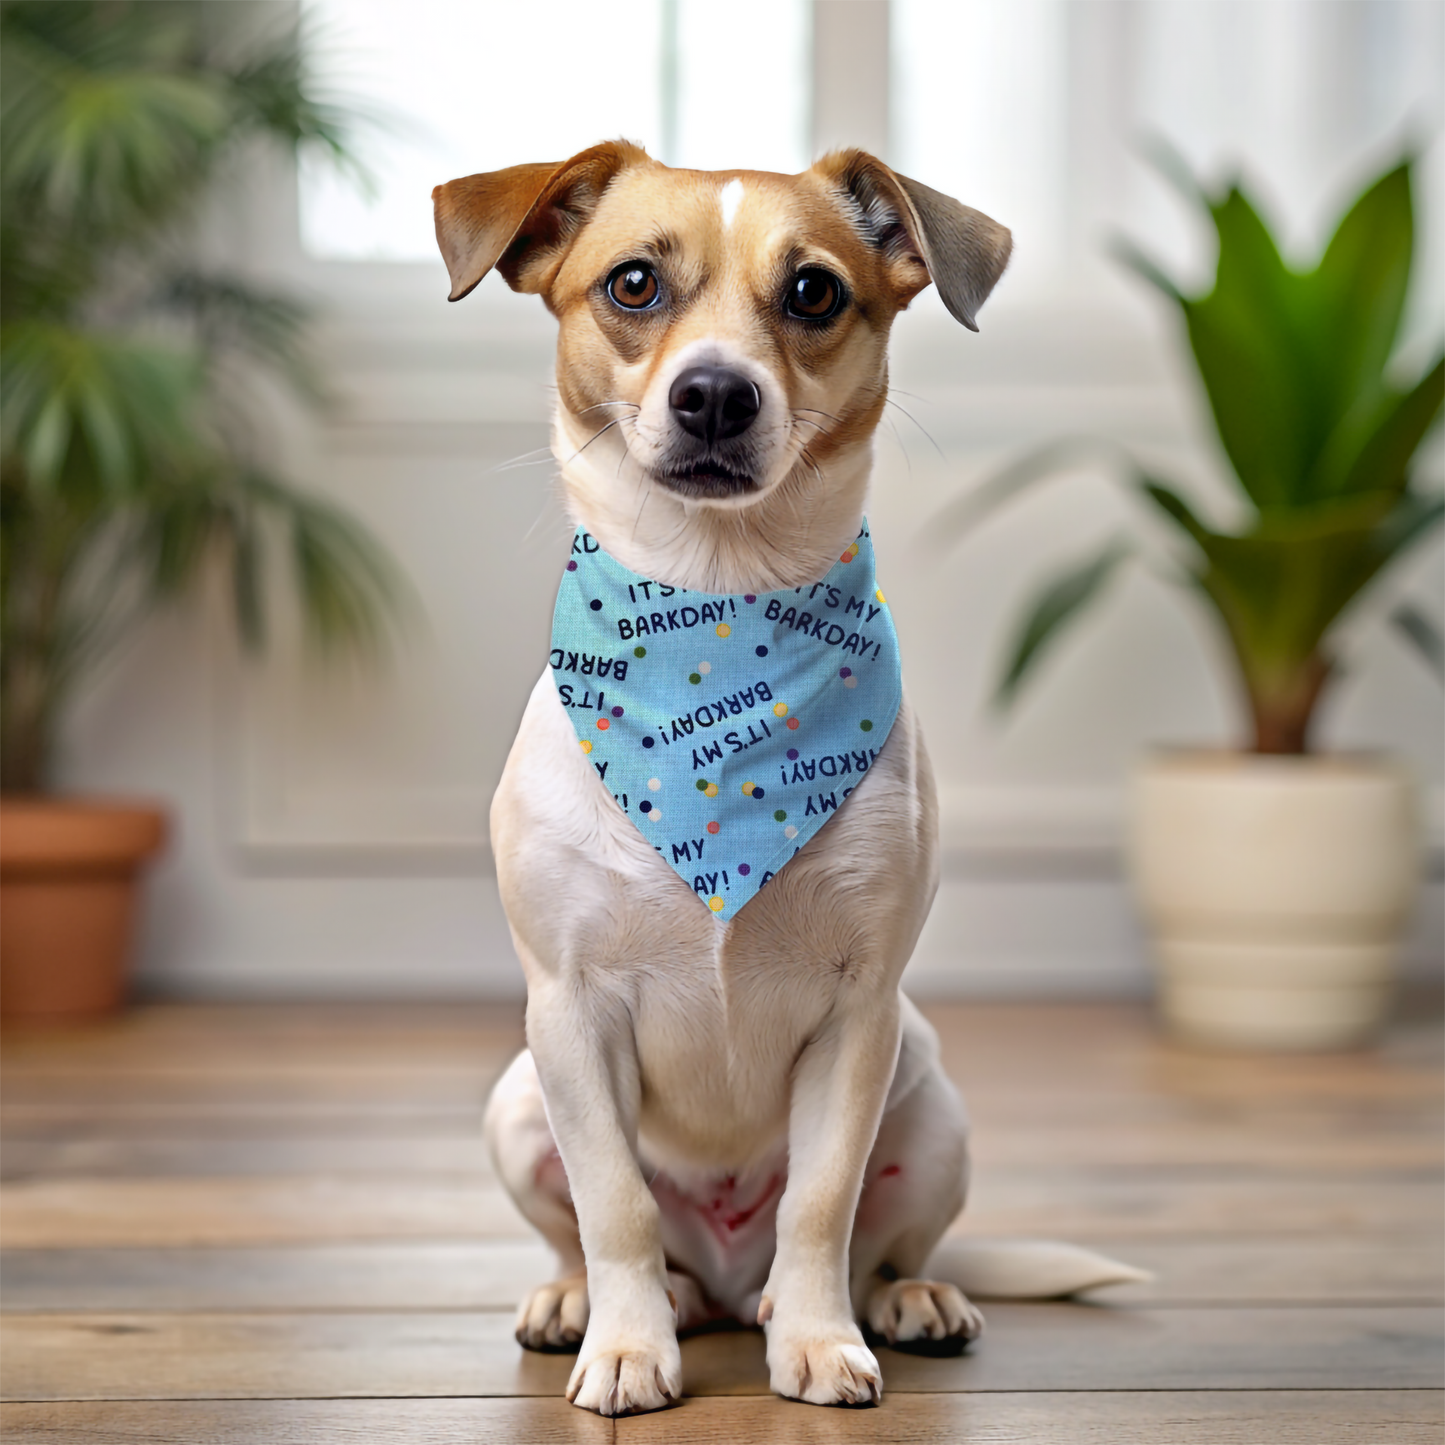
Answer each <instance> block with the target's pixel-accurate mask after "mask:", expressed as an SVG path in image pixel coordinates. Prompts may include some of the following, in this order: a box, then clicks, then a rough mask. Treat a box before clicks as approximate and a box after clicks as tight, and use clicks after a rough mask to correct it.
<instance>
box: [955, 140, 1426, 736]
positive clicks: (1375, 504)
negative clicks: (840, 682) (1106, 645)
mask: <svg viewBox="0 0 1445 1445" xmlns="http://www.w3.org/2000/svg"><path fill="white" fill-rule="evenodd" d="M1162 168H1163V169H1164V171H1165V173H1166V174H1167V175H1168V176H1170V178H1171V179H1172V180H1174V181H1175V183H1176V184H1177V185H1178V187H1179V189H1180V190H1181V191H1182V192H1183V193H1184V195H1185V196H1186V197H1188V198H1189V199H1190V200H1191V201H1192V202H1195V203H1197V204H1198V205H1199V206H1200V207H1201V208H1202V209H1203V210H1204V211H1205V212H1206V214H1207V215H1208V216H1209V218H1210V219H1211V220H1212V222H1213V225H1214V228H1215V231H1216V232H1217V235H1218V239H1219V253H1218V264H1217V269H1216V273H1215V278H1214V286H1213V289H1212V290H1210V291H1209V292H1208V294H1206V295H1202V296H1189V295H1186V294H1185V293H1184V292H1183V290H1181V289H1180V287H1178V286H1177V285H1176V284H1175V283H1174V282H1173V281H1172V280H1171V279H1170V278H1169V277H1168V276H1167V275H1166V274H1165V273H1164V272H1163V271H1162V270H1161V269H1160V267H1159V266H1158V265H1156V264H1155V263H1154V262H1153V261H1152V260H1150V259H1149V258H1148V257H1147V256H1145V255H1144V254H1143V253H1142V252H1140V251H1139V250H1138V249H1136V248H1135V247H1133V246H1132V245H1127V244H1125V245H1123V246H1121V247H1120V252H1121V257H1122V259H1123V260H1124V261H1125V262H1126V263H1127V264H1129V265H1130V266H1132V268H1133V269H1134V270H1135V271H1136V272H1137V273H1138V274H1139V275H1141V276H1142V277H1143V278H1144V279H1145V280H1147V281H1148V282H1150V283H1151V284H1152V285H1153V286H1154V287H1156V288H1157V289H1158V290H1159V291H1160V292H1161V293H1162V294H1163V295H1164V296H1166V297H1167V298H1168V299H1169V300H1170V301H1172V302H1173V303H1174V304H1175V305H1176V306H1177V307H1178V308H1179V312H1180V316H1181V318H1182V320H1183V322H1184V326H1185V330H1186V333H1187V336H1188V340H1189V345H1190V348H1191V350H1192V352H1193V356H1194V361H1195V364H1196V366H1197V368H1198V372H1199V377H1200V380H1201V381H1202V383H1203V385H1204V391H1205V394H1206V396H1207V397H1208V400H1209V405H1210V409H1211V412H1212V414H1213V418H1214V423H1215V426H1216V428H1217V429H1218V434H1219V440H1220V443H1221V444H1222V447H1223V450H1224V454H1225V456H1226V457H1227V458H1228V461H1229V463H1230V464H1231V466H1232V468H1233V471H1234V476H1235V479H1236V481H1237V482H1238V484H1239V486H1240V488H1241V490H1242V491H1243V493H1244V499H1245V500H1246V502H1247V504H1248V519H1247V521H1246V523H1245V525H1244V526H1243V527H1242V528H1241V529H1240V530H1238V531H1232V532H1231V531H1224V530H1220V529H1218V528H1216V527H1214V526H1211V525H1210V524H1209V523H1208V522H1206V521H1205V520H1203V519H1202V518H1201V516H1200V515H1199V514H1198V512H1196V510H1195V509H1194V507H1193V506H1191V505H1190V503H1189V502H1187V501H1186V500H1185V498H1184V497H1183V496H1181V495H1180V493H1179V491H1178V490H1177V489H1176V488H1175V487H1173V486H1171V485H1170V484H1169V483H1168V482H1166V481H1165V480H1163V479H1161V478H1159V477H1156V476H1153V475H1151V474H1150V473H1149V472H1148V471H1147V470H1145V469H1144V468H1143V467H1141V466H1139V465H1138V464H1137V463H1136V462H1134V461H1133V459H1132V458H1130V457H1128V456H1124V455H1122V454H1121V453H1120V452H1119V450H1118V449H1117V448H1101V447H1100V446H1099V444H1097V443H1089V442H1087V441H1065V442H1059V443H1055V444H1053V445H1051V446H1048V447H1045V448H1043V449H1042V450H1040V451H1038V452H1035V453H1033V454H1032V455H1030V456H1028V457H1025V458H1023V459H1022V460H1021V461H1020V462H1018V463H1016V464H1015V465H1014V466H1012V467H1010V468H1008V469H1007V470H1006V471H1005V472H1003V473H1001V474H999V475H998V476H997V477H995V478H993V479H992V481H990V482H989V483H987V484H985V486H984V487H983V488H981V489H980V490H979V491H977V492H975V493H973V494H971V495H970V496H967V497H965V498H964V499H962V501H961V502H960V503H958V504H956V505H955V506H953V507H951V508H950V509H949V511H948V513H947V514H946V515H945V516H944V517H943V518H942V519H941V522H942V524H943V525H942V531H943V533H944V535H948V536H956V535H957V534H958V533H959V532H960V531H962V530H965V529H967V528H968V527H971V526H973V525H974V524H975V523H976V522H977V521H978V520H979V519H980V518H981V517H982V516H984V515H986V514H987V513H988V512H989V511H991V510H992V509H993V508H994V507H996V506H998V505H999V504H1000V503H1002V502H1004V501H1006V500H1008V499H1009V498H1011V497H1013V496H1014V495H1016V494H1017V493H1018V492H1019V491H1020V490H1022V489H1023V488H1024V487H1026V486H1028V485H1031V484H1032V483H1034V482H1036V481H1038V480H1040V479H1041V478H1044V477H1047V476H1049V475H1052V474H1056V473H1057V472H1058V471H1059V470H1060V468H1061V467H1063V466H1065V465H1068V464H1077V463H1078V462H1079V461H1080V460H1081V459H1083V458H1085V457H1088V456H1091V455H1098V454H1099V453H1100V452H1101V451H1102V452H1103V453H1105V454H1106V455H1107V457H1108V459H1109V462H1110V464H1111V465H1112V467H1113V469H1114V470H1115V471H1116V472H1117V473H1118V474H1119V475H1121V476H1122V477H1123V479H1124V480H1125V483H1126V485H1127V486H1128V487H1129V488H1130V489H1131V490H1132V491H1133V492H1134V493H1135V494H1136V495H1138V496H1139V497H1140V498H1141V499H1143V500H1144V501H1145V502H1146V503H1147V504H1148V506H1149V507H1150V508H1152V509H1153V511H1154V513H1155V515H1158V516H1162V517H1163V518H1164V519H1166V520H1167V521H1168V522H1169V523H1170V524H1172V526H1173V527H1174V528H1175V529H1176V530H1177V532H1178V533H1179V534H1181V537H1182V540H1183V542H1184V547H1183V548H1182V550H1181V552H1180V553H1178V554H1176V555H1174V556H1172V557H1171V558H1170V559H1169V562H1168V564H1167V565H1168V566H1169V568H1170V569H1171V571H1172V574H1173V575H1174V576H1176V577H1177V578H1178V579H1179V580H1180V581H1182V582H1184V583H1185V584H1186V585H1187V586H1189V587H1190V588H1192V589H1194V590H1195V591H1196V592H1197V593H1198V594H1200V595H1202V596H1203V597H1204V598H1205V599H1206V600H1207V602H1208V603H1209V604H1210V605H1211V607H1212V609H1213V611H1214V614H1215V616H1216V617H1217V618H1218V619H1219V621H1220V622H1221V623H1222V624H1223V626H1224V629H1225V632H1226V634H1227V636H1228V639H1229V642H1230V644H1231V647H1232V651H1233V654H1234V656H1235V658H1236V659H1237V662H1238V666H1239V674H1240V678H1241V681H1242V684H1243V691H1244V693H1245V695H1246V697H1247V699H1248V702H1249V707H1250V712H1251V715H1252V720H1253V730H1254V748H1255V750H1256V751H1258V752H1262V753H1302V752H1304V751H1306V748H1307V744H1308V737H1309V727H1310V722H1311V719H1312V717H1313V714H1314V711H1315V705H1316V703H1317V701H1318V699H1319V696H1320V692H1321V689H1322V688H1323V687H1324V685H1325V683H1326V682H1327V681H1328V680H1329V678H1330V677H1331V675H1332V673H1333V671H1334V669H1335V659H1334V656H1333V654H1332V652H1331V650H1330V645H1329V643H1330V634H1331V631H1332V629H1333V628H1334V627H1335V626H1336V624H1337V623H1338V622H1339V621H1340V619H1341V617H1342V615H1343V614H1344V613H1345V612H1346V610H1347V609H1348V608H1349V606H1350V604H1351V603H1352V602H1353V601H1354V600H1355V599H1356V598H1357V597H1358V596H1359V594H1360V593H1361V592H1362V591H1363V590H1364V589H1365V588H1366V587H1367V586H1368V585H1369V584H1370V583H1371V582H1372V581H1373V580H1374V579H1375V578H1376V577H1377V576H1378V575H1379V574H1380V572H1381V571H1382V570H1383V569H1384V568H1386V567H1387V566H1389V565H1390V564H1391V563H1392V562H1393V561H1395V560H1396V559H1397V558H1398V557H1399V556H1400V555H1401V554H1402V553H1403V552H1404V551H1405V550H1406V548H1408V547H1410V546H1411V545H1412V544H1414V543H1415V542H1417V541H1419V540H1420V539H1421V538H1422V537H1423V536H1425V535H1426V534H1427V533H1428V532H1429V531H1430V530H1431V529H1432V528H1434V527H1435V526H1437V525H1438V524H1439V522H1440V520H1441V515H1442V507H1445V503H1442V500H1441V498H1440V497H1439V496H1438V495H1432V494H1429V493H1427V492H1426V491H1425V490H1423V489H1422V488H1421V487H1420V486H1419V485H1418V484H1417V483H1416V482H1414V481H1413V480H1412V463H1413V462H1414V459H1415V456H1416V453H1417V451H1418V449H1419V447H1420V444H1421V442H1422V440H1423V439H1424V437H1425V435H1426V433H1427V432H1428V431H1429V430H1430V428H1431V426H1432V424H1433V423H1434V421H1435V419H1436V417H1437V416H1438V415H1439V412H1440V408H1441V402H1442V399H1445V361H1442V360H1441V359H1438V358H1437V359H1436V361H1435V362H1434V364H1433V365H1432V366H1430V367H1428V368H1427V369H1426V370H1425V372H1424V374H1423V375H1419V376H1417V377H1414V378H1413V379H1412V378H1408V377H1400V376H1399V375H1398V374H1397V372H1396V370H1395V369H1394V368H1393V366H1392V359H1393V353H1394V351H1395V346H1396V339H1397V336H1398V333H1399V330H1400V323H1401V318H1402V316H1403V313H1404V306H1405V296H1406V289H1407V285H1408V281H1409V275H1410V265H1411V258H1412V252H1413V249H1414V221H1413V208H1412V203H1411V165H1410V162H1409V161H1406V162H1404V163H1402V164H1400V165H1397V166H1395V167H1394V168H1392V169H1391V170H1390V171H1388V172H1387V173H1386V174H1385V175H1383V176H1381V177H1380V178H1379V179H1378V180H1376V181H1375V182H1374V183H1373V184H1372V185H1370V186H1369V187H1368V188H1367V189H1366V190H1365V192H1364V194H1363V195H1361V196H1360V197H1359V198H1358V200H1356V201H1355V202H1354V204H1353V205H1352V206H1351V207H1350V209H1349V210H1348V212H1347V213H1346V215H1345V216H1344V218H1343V219H1342V220H1341V221H1340V223H1339V226H1338V227H1337V229H1336V230H1335V233H1334V235H1333V237H1332V238H1331V240H1330V241H1329V243H1328V244H1327V245H1326V247H1325V249H1324V253H1323V255H1322V256H1321V258H1320V260H1319V263H1318V264H1317V265H1316V266H1315V267H1314V269H1313V270H1309V271H1299V270H1295V269H1293V268H1291V267H1290V266H1289V265H1287V264H1286V263H1285V261H1284V260H1283V258H1282V257H1281V255H1280V251H1279V247H1278V246H1277V245H1276V243H1275V240H1274V238H1273V237H1272V236H1271V235H1270V232H1269V229H1268V228H1267V226H1266V225H1265V223H1264V222H1263V221H1262V220H1261V218H1260V215H1259V213H1258V211H1257V210H1256V209H1255V208H1254V206H1253V205H1251V203H1250V202H1249V200H1248V199H1247V198H1246V196H1245V195H1244V193H1243V191H1242V190H1241V189H1240V187H1239V185H1238V184H1234V185H1231V186H1230V187H1229V188H1228V189H1227V190H1226V191H1225V192H1224V193H1223V194H1222V195H1221V196H1217V197H1216V196H1211V195H1209V194H1208V193H1206V191H1205V190H1204V189H1203V188H1202V187H1200V186H1199V185H1198V184H1197V183H1196V182H1195V181H1194V180H1193V178H1192V177H1191V176H1190V174H1189V173H1188V171H1187V170H1186V169H1185V168H1184V167H1183V166H1182V165H1181V164H1180V163H1179V162H1178V161H1177V160H1176V159H1174V158H1173V157H1172V156H1167V155H1166V156H1164V157H1163V159H1162ZM1135 553H1136V548H1135V546H1134V545H1132V544H1131V543H1130V542H1128V541H1126V540H1125V539H1122V538H1115V539H1113V540H1111V541H1109V542H1108V543H1107V544H1106V545H1105V546H1104V547H1103V548H1102V550H1100V551H1099V552H1097V553H1096V554H1094V555H1092V556H1090V557H1088V558H1086V559H1084V560H1082V561H1080V562H1077V563H1076V564H1075V565H1073V566H1072V567H1070V568H1069V569H1068V570H1067V571H1066V572H1065V573H1063V574H1062V575H1060V576H1058V577H1056V578H1055V579H1053V580H1052V581H1051V582H1049V583H1048V584H1047V585H1046V586H1045V587H1044V588H1043V589H1042V590H1041V591H1040V592H1039V594H1038V595H1037V596H1036V597H1035V599H1034V601H1033V603H1032V605H1031V606H1030V607H1029V609H1028V611H1027V612H1026V614H1025V616H1024V619H1023V621H1022V624H1021V626H1020V628H1019V631H1018V633H1017V636H1016V638H1015V640H1014V643H1013V646H1012V648H1011V651H1010V654H1009V659H1008V662H1007V665H1006V667H1005V669H1004V672H1003V675H1002V677H1001V680H1000V682H999V685H998V692H997V698H998V701H999V702H1000V703H1001V704H1005V705H1006V704H1008V703H1010V702H1011V701H1012V700H1013V698H1014V697H1015V696H1016V695H1017V693H1018V691H1019V689H1020V687H1021V685H1022V684H1023V683H1024V681H1025V680H1026V679H1027V678H1028V677H1030V676H1031V675H1032V674H1033V672H1034V669H1035V667H1036V665H1037V663H1038V661H1039V659H1040V658H1041V657H1042V656H1043V655H1044V654H1045V653H1046V652H1047V650H1048V649H1049V647H1050V645H1051V644H1052V643H1053V642H1054V641H1055V640H1056V639H1057V638H1058V636H1059V635H1060V634H1061V632H1062V631H1063V629H1065V628H1066V627H1067V626H1068V624H1070V623H1071V622H1072V621H1074V620H1075V619H1076V618H1077V617H1079V616H1080V615H1081V613H1082V612H1083V611H1084V609H1085V608H1086V607H1087V606H1088V605H1089V604H1090V603H1092V602H1094V601H1095V600H1097V599H1098V598H1099V597H1100V596H1101V595H1102V594H1103V593H1104V591H1105V589H1106V587H1107V584H1108V583H1109V581H1110V579H1111V578H1112V577H1114V575H1115V574H1116V573H1117V571H1118V569H1119V567H1120V566H1121V564H1123V563H1124V562H1125V561H1126V560H1127V559H1129V558H1130V557H1131V556H1134V555H1135ZM1395 620H1396V622H1397V624H1398V625H1399V627H1400V630H1401V632H1402V633H1403V635H1405V636H1406V637H1408V638H1409V639H1411V640H1412V641H1413V642H1414V643H1416V644H1417V645H1418V646H1419V648H1420V650H1421V652H1422V653H1424V654H1425V656H1426V657H1427V659H1428V658H1433V659H1434V665H1435V666H1436V667H1437V668H1438V665H1439V664H1438V658H1439V655H1440V637H1439V633H1438V631H1437V630H1436V628H1435V627H1434V624H1433V623H1432V622H1431V621H1430V620H1429V619H1428V618H1426V617H1425V616H1424V615H1423V614H1422V613H1420V612H1419V611H1418V610H1416V609H1413V608H1411V607H1409V606H1408V605H1406V606H1403V607H1401V608H1399V609H1397V612H1396V617H1395Z"/></svg>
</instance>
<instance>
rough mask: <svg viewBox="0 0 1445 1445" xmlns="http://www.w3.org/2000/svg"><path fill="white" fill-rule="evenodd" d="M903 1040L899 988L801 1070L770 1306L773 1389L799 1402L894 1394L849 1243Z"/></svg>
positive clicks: (856, 1004)
mask: <svg viewBox="0 0 1445 1445" xmlns="http://www.w3.org/2000/svg"><path fill="white" fill-rule="evenodd" d="M898 1040H899V1010H898V996H897V993H896V992H894V993H892V994H891V995H890V996H889V997H887V998H882V999H878V998H866V999H865V998H857V999H854V1000H852V1001H851V1002H850V1006H849V1007H848V1008H847V1010H846V1012H844V1013H842V1014H840V1015H839V1016H837V1017H836V1018H835V1019H834V1021H833V1022H832V1023H831V1024H830V1025H829V1027H828V1028H827V1029H826V1030H825V1031H824V1032H823V1033H822V1034H821V1035H820V1036H819V1037H818V1038H817V1039H815V1040H814V1041H813V1042H812V1043H810V1044H809V1045H808V1047H807V1048H806V1049H805V1050H804V1051H803V1054H802V1057H801V1058H800V1059H799V1061H798V1064H797V1067H796V1069H795V1070H794V1075H793V1096H792V1107H791V1110H790V1115H789V1122H788V1184H787V1189H786V1190H785V1192H784V1194H783V1198H782V1202H781V1203H780V1204H779V1206H778V1247H777V1253H776V1254H775V1255H774V1257H773V1267H772V1271H771V1273H770V1274H769V1276H768V1283H767V1286H766V1287H765V1289H764V1291H763V1300H762V1304H761V1306H760V1307H759V1310H758V1319H759V1321H760V1322H761V1323H763V1324H764V1326H765V1327H766V1329H767V1334H768V1369H769V1371H770V1373H771V1376H772V1386H773V1389H774V1390H776V1391H777V1393H778V1394H780V1395H786V1396H788V1397H789V1398H790V1399H795V1400H807V1401H809V1402H810V1403H811V1404H815V1405H867V1404H872V1403H874V1402H875V1401H877V1400H879V1399H880V1398H881V1397H882V1394H883V1383H882V1376H881V1374H880V1372H879V1369H878V1362H877V1360H875V1359H874V1358H873V1355H872V1352H871V1351H870V1350H869V1349H868V1347H867V1346H866V1345H865V1344H864V1343H863V1335H862V1332H861V1331H860V1330H859V1328H858V1324H857V1322H856V1320H855V1319H854V1317H853V1307H852V1304H851V1302H850V1300H849V1296H848V1243H849V1238H850V1236H851V1234H852V1230H853V1216H854V1214H855V1212H856V1211H857V1207H858V1195H859V1191H860V1190H861V1188H862V1183H863V1171H864V1168H865V1166H866V1164H867V1162H868V1155H869V1151H870V1150H871V1149H872V1147H873V1140H874V1137H875V1136H876V1134H877V1132H878V1121H879V1118H880V1117H881V1116H882V1113H883V1105H884V1102H885V1100H886V1098H887V1095H888V1087H889V1084H890V1082H891V1080H892V1078H893V1069H894V1066H895V1064H896V1062H897V1058H898Z"/></svg>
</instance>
